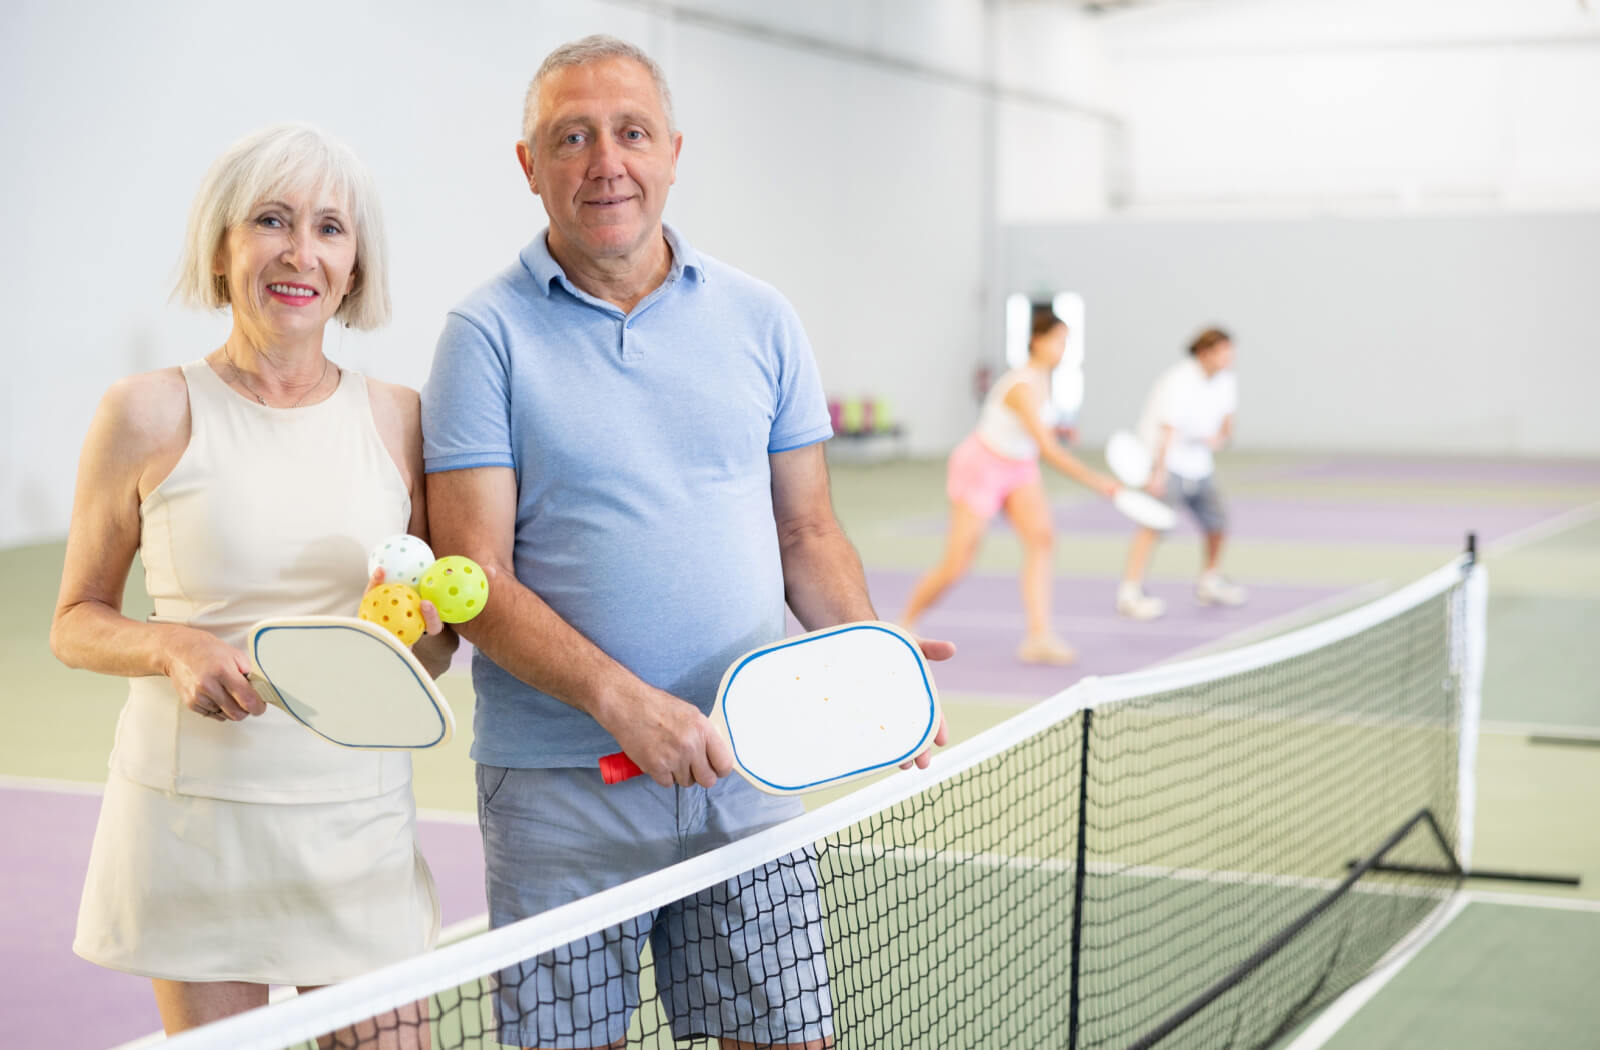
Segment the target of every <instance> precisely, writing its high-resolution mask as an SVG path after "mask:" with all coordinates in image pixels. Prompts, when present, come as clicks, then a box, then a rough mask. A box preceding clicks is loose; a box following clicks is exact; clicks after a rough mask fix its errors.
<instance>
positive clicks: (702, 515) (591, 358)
mask: <svg viewBox="0 0 1600 1050" xmlns="http://www.w3.org/2000/svg"><path fill="white" fill-rule="evenodd" d="M666 236H667V241H668V244H669V245H670V246H671V248H672V270H671V272H670V273H669V274H668V276H667V279H666V280H665V281H664V282H663V283H662V285H661V286H660V287H659V288H657V289H656V290H655V291H653V292H651V293H650V294H649V295H648V296H646V297H645V298H644V299H643V300H642V301H641V302H640V303H639V304H638V305H637V306H635V307H634V309H633V311H632V313H628V314H624V313H623V312H622V311H621V310H620V309H619V308H617V307H616V306H614V305H612V304H611V303H607V302H605V301H603V300H600V299H596V298H594V297H593V296H591V295H588V294H586V293H584V292H582V291H579V290H578V288H577V287H576V286H574V285H573V284H572V283H571V282H570V281H568V280H567V277H566V275H565V274H564V273H563V272H562V270H561V267H560V266H559V265H558V264H557V263H556V261H555V259H553V258H552V257H551V255H550V251H549V248H548V247H547V245H546V243H545V234H544V233H540V234H539V236H538V237H536V238H534V240H533V242H532V243H531V244H529V245H528V246H527V247H526V248H524V249H523V250H522V253H521V255H520V257H519V259H518V261H517V263H516V264H515V265H513V266H511V267H510V268H509V269H507V270H506V271H505V272H504V273H502V274H500V275H499V276H498V277H496V278H495V279H494V280H492V281H490V282H489V283H488V284H486V285H484V286H483V287H482V288H480V289H478V291H476V292H475V293H473V294H472V295H470V296H469V297H468V298H467V299H466V301H465V302H463V303H462V304H461V305H460V306H458V307H457V308H456V309H454V310H452V311H451V312H450V314H449V315H448V317H447V318H446V320H445V327H444V332H443V334H442V335H441V336H440V337H439V346H438V350H437V352H436V353H435V355H434V359H433V370H432V374H431V375H430V377H429V379H428V383H427V386H426V387H425V388H424V390H423V394H422V430H423V450H424V457H425V463H426V468H427V471H428V472H429V473H434V472H436V471H445V470H462V469H466V468H471V467H486V466H493V467H511V468H513V469H514V470H515V471H516V476H517V520H516V541H515V544H516V545H515V563H516V573H517V578H518V579H519V580H521V581H522V583H523V584H525V585H526V586H527V587H528V588H529V589H531V590H532V591H533V592H534V593H535V594H537V595H538V596H539V597H540V598H542V599H544V601H545V602H546V603H548V604H549V605H550V607H551V608H552V609H554V610H555V612H556V613H558V614H559V615H560V616H561V617H562V618H563V619H565V620H566V621H567V622H568V623H570V624H571V625H572V626H573V627H575V628H577V630H578V631H580V632H581V633H582V634H583V635H584V636H585V637H587V638H588V639H589V640H590V641H592V642H594V643H595V644H596V645H598V646H599V647H600V648H601V649H603V650H604V651H605V652H607V653H608V654H610V655H611V656H612V657H613V658H614V659H616V660H617V661H619V662H620V663H621V664H622V665H623V666H625V667H627V668H628V669H629V670H631V671H633V673H634V674H636V675H638V676H639V677H640V678H642V679H644V680H645V681H646V682H648V683H650V684H651V685H654V686H657V687H659V688H661V689H664V690H666V691H667V692H669V693H672V694H674V695H675V696H679V697H681V698H683V699H685V700H687V701H689V702H690V703H693V704H696V705H698V706H699V707H700V709H701V710H702V711H706V712H708V713H709V711H710V709H711V704H712V702H713V700H714V699H715V697H716V689H717V685H718V683H719V682H720V681H721V679H722V674H723V671H724V670H725V669H726V668H727V666H728V664H729V663H730V662H731V661H732V660H733V659H734V658H735V657H737V656H739V655H740V654H742V653H744V652H746V651H747V650H749V649H753V648H755V647H756V646H758V645H762V644H765V643H767V642H771V641H773V640H775V639H778V638H781V637H782V636H783V634H784V598H783V574H782V569H781V565H780V563H779V557H778V539H777V527H776V523H775V521H774V518H773V513H772V492H771V474H770V470H769V465H768V462H767V456H768V455H769V454H771V453H774V452H783V451H786V450H789V449H794V448H799V447H801V446H804V445H809V444H812V443H814V442H817V441H821V440H823V439H825V438H827V437H829V436H830V435H831V433H832V430H831V428H830V425H829V419H828V411H827V405H826V402H825V399H824V397H823V393H822V384H821V381H820V379H819V377H818V375H817V367H816V362H815V360H814V358H813V356H812V352H811V345H810V343H809V342H808V341H807V339H806V336H805V332H804V330H803V329H802V328H801V326H800V321H799V318H798V317H796V316H795V312H794V309H793V308H792V307H791V306H790V305H789V303H788V302H787V301H786V300H785V299H784V298H783V296H781V295H780V294H778V292H777V291H776V290H775V289H773V288H772V287H771V286H769V285H766V284H763V283H762V282H760V281H757V280H755V279H753V278H751V277H749V276H747V275H746V274H743V273H741V272H739V271H738V270H735V269H733V268H732V267H730V266H727V265H725V264H723V263H720V262H717V261H716V260H714V259H711V258H708V257H706V256H703V255H699V254H697V253H696V252H695V251H694V249H693V248H691V247H690V246H689V245H688V244H687V243H686V242H685V241H684V240H683V239H682V238H681V237H679V236H678V235H677V234H676V233H675V232H674V231H672V230H671V229H668V230H667V231H666ZM489 600H490V601H491V602H492V601H494V596H493V594H492V593H491V594H490V598H489ZM472 681H473V685H474V687H475V688H476V691H477V708H476V713H475V716H474V719H473V733H474V741H473V745H472V757H473V758H474V759H476V760H477V761H479V762H484V763H487V764H491V765H500V766H513V767H535V766H583V765H592V764H593V763H594V761H595V759H596V758H597V757H598V756H599V755H601V754H605V753H608V752H611V751H615V750H616V749H617V744H616V741H615V740H614V739H612V737H611V734H609V733H607V732H606V731H605V730H604V729H601V728H600V726H599V724H598V723H597V722H595V721H594V720H593V719H592V718H590V717H589V716H588V715H587V714H584V713H583V712H581V711H579V710H577V709H576V708H573V707H570V706H568V705H567V704H564V703H562V702H561V701H559V700H557V699H555V698H554V697H551V696H549V695H547V694H545V693H542V692H540V691H538V690H536V689H534V688H532V687H531V686H529V685H527V684H525V683H523V682H521V681H520V680H518V679H516V678H515V677H513V676H512V675H511V674H509V673H507V672H506V671H504V670H502V669H501V668H500V667H498V666H496V665H495V664H494V663H493V662H492V661H490V660H489V659H488V658H487V657H485V656H484V655H483V654H482V653H478V654H475V656H474V657H473V663H472Z"/></svg>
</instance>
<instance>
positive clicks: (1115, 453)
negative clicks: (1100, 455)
mask: <svg viewBox="0 0 1600 1050" xmlns="http://www.w3.org/2000/svg"><path fill="white" fill-rule="evenodd" d="M1151 465H1152V464H1151V463H1150V453H1149V452H1147V451H1145V447H1144V443H1143V442H1141V441H1140V440H1139V439H1138V438H1137V437H1134V435H1133V432H1132V431H1131V430H1118V431H1116V432H1115V433H1113V434H1112V435H1111V438H1110V439H1109V440H1108V441H1107V442H1106V466H1108V467H1110V468H1111V473H1112V474H1113V475H1114V476H1115V477H1116V479H1117V480H1118V481H1120V482H1122V483H1123V484H1124V485H1127V486H1129V487H1130V488H1136V489H1140V488H1144V486H1145V482H1147V481H1149V480H1150V467H1151Z"/></svg>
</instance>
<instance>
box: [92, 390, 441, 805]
mask: <svg viewBox="0 0 1600 1050" xmlns="http://www.w3.org/2000/svg"><path fill="white" fill-rule="evenodd" d="M183 376H184V380H185V381H186V382H187V384H188V387H189V414H190V421H191V422H190V433H189V445H188V448H186V449H185V450H184V453H183V456H182V458H181V459H180V460H179V461H178V465H177V466H176V467H175V468H173V471H172V473H171V475H169V476H168V477H167V478H166V480H164V481H162V482H161V484H160V485H158V486H157V487H156V489H155V491H153V492H152V493H150V495H149V497H148V498H146V499H145V501H144V503H143V504H142V505H141V506H140V516H141V519H142V523H143V524H142V530H141V534H140V541H139V549H140V556H141V557H142V559H143V561H144V569H145V586H146V587H147V588H148V589H149V592H150V597H151V598H152V599H154V602H155V612H154V614H153V615H152V616H151V617H150V619H151V620H152V621H153V622H157V623H181V624H187V625H188V626H190V627H198V628H201V629H203V630H207V631H210V632H211V633H213V634H215V635H217V636H218V637H219V638H221V639H222V640H223V641H225V642H227V643H229V644H230V645H234V646H242V644H243V642H244V639H245V636H246V632H247V631H248V629H249V628H250V626H251V625H252V624H254V623H256V622H257V621H258V620H262V619H264V618H266V617H269V616H299V615H338V616H354V615H355V614H356V610H357V609H358V608H359V606H360V603H361V596H362V592H363V590H364V589H365V587H366V581H367V552H368V551H369V550H371V549H372V548H373V547H374V546H376V545H377V544H378V543H379V542H380V541H382V540H384V539H386V538H387V537H389V536H393V535H396V534H398V533H403V532H405V531H406V526H407V523H408V522H409V521H410V518H411V498H410V496H409V494H408V493H407V492H406V486H405V482H404V480H403V478H402V477H401V475H400V471H399V468H398V467H396V465H395V463H394V460H393V458H392V457H391V456H390V455H389V452H388V450H387V449H386V448H384V445H383V440H382V439H381V438H380V437H379V436H378V429H377V425H376V424H375V423H374V422H373V418H372V404H371V401H370V400H369V398H368V393H367V383H366V380H365V378H364V377H362V376H361V375H360V374H359V373H356V372H349V371H346V372H345V373H343V376H342V377H341V379H340V382H339V387H338V389H337V390H335V391H334V393H333V395H332V396H331V397H329V398H328V399H327V400H325V401H322V402H319V403H317V404H315V405H308V406H305V407H303V408H292V409H282V408H270V407H267V406H265V405H261V404H257V403H255V402H252V401H248V400H246V399H245V398H243V397H241V396H240V395H239V394H237V393H235V392H234V391H233V390H232V389H230V388H229V387H228V385H227V384H226V383H224V382H223V381H222V379H221V378H220V377H219V376H218V375H217V374H216V373H215V372H213V371H212V370H211V368H210V366H208V365H207V364H206V363H205V362H204V361H197V362H194V363H192V364H188V365H184V366H183ZM111 768H112V769H114V770H116V771H118V772H120V773H122V774H123V775H124V776H126V777H128V778H129V779H131V780H134V781H136V782H138V783H140V784H145V785H148V786H150V787H154V788H160V789H162V790H166V791H173V792H176V793H178V794H184V795H203V796H208V797H211V798H222V799H231V800H235V801H246V802H328V801H336V800H342V799H353V798H369V797H371V796H373V795H377V794H381V793H383V792H385V791H390V790H392V789H394V788H396V787H398V786H400V785H401V784H404V783H407V782H409V780H410V778H411V758H410V755H409V754H407V753H392V752H377V751H353V750H349V749H346V748H341V747H338V746H337V745H335V744H330V743H328V742H327V741H325V740H323V739H322V738H321V737H318V736H316V735H315V734H313V733H311V732H310V731H308V730H307V729H305V728H304V727H302V726H301V725H300V724H299V723H297V722H295V721H294V720H293V719H291V718H290V717H289V716H288V715H286V714H285V713H284V712H282V711H280V710H278V709H277V708H276V707H272V706H270V705H269V706H268V707H267V711H266V714H264V715H261V716H259V717H255V718H248V719H246V720H244V721H242V722H218V721H213V720H212V719H209V718H203V717H201V716H200V715H197V714H195V713H194V712H192V711H190V710H188V709H187V708H184V707H182V706H180V705H179V703H178V699H177V694H176V692H175V691H174V690H173V688H172V683H171V682H170V681H169V680H168V679H167V678H165V677H162V676H157V677H149V678H135V679H133V680H132V684H131V687H130V689H129V695H128V702H127V704H126V705H125V706H124V707H123V709H122V715H121V717H120V718H119V719H118V722H117V737H116V743H115V745H114V746H113V748H112V752H111Z"/></svg>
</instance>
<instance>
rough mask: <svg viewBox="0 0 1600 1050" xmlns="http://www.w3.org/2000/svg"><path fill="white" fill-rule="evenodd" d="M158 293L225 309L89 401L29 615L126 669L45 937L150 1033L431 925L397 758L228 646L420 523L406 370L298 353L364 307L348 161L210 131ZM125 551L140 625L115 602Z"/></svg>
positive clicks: (335, 970) (370, 198)
mask: <svg viewBox="0 0 1600 1050" xmlns="http://www.w3.org/2000/svg"><path fill="white" fill-rule="evenodd" d="M177 295H178V297H179V298H181V299H183V300H186V301H188V302H190V303H193V304H198V305H202V306H207V307H213V308H218V309H220V308H223V307H230V308H231V310H232V322H233V324H232V331H230V332H229V334H228V338H227V340H226V341H225V342H224V343H223V344H222V345H221V346H218V347H216V348H215V349H213V350H211V352H209V353H207V354H206V355H205V356H204V357H202V358H201V359H199V360H196V361H193V362H191V363H189V364H186V365H181V366H178V367H174V368H165V369H161V370H159V371H155V372H149V373H145V374H143V375H136V376H131V377H128V378H126V379H123V380H121V381H119V382H118V383H116V384H115V385H113V386H112V387H111V389H110V391H109V392H108V393H107V394H106V395H105V397H104V399H103V400H102V401H101V403H100V406H99V408H98V410H97V411H96V413H95V416H94V420H93V422H92V423H91V425H90V428H89V435H88V438H87V440H86V441H85V443H84V448H83V454H82V457H81V459H80V460H79V466H78V480H77V495H76V502H75V504H74V508H73V515H72V526H71V531H70V534H69V537H68V541H67V554H66V564H65V568H64V571H63V573H62V579H61V595H60V599H59V602H58V603H57V606H56V611H55V620H54V623H53V625H52V628H51V634H50V644H51V647H52V649H53V650H54V651H55V654H56V656H57V657H58V658H60V659H61V660H62V661H63V662H64V663H66V664H68V665H69V666H72V667H80V668H86V669H88V670H91V671H98V672H100V673H102V674H112V675H121V676H125V677H127V678H130V679H131V680H132V681H131V683H130V689H129V695H128V701H127V704H126V706H125V707H124V708H123V710H122V714H121V717H120V719H119V721H118V725H117V734H116V743H115V745H114V747H113V749H112V754H111V772H110V777H109V780H108V782H107V785H106V793H105V800H104V802H103V804H102V806H101V811H100V822H99V826H98V828H97V829H96V832H95V839H94V848H93V852H92V856H91V858H90V863H89V873H88V878H87V882H86V884H85V886H84V892H83V903H82V906H81V909H80V911H79V914H78V931H77V938H76V940H75V942H74V944H73V949H74V950H75V951H76V952H77V953H78V954H79V955H81V956H83V957H84V958H85V959H88V960H89V961H91V962H95V963H98V964H100V965H102V966H107V967H111V968H113V969H118V970H125V971H127V972H130V973H135V974H140V975H143V976H146V977H149V978H151V979H152V980H153V981H154V983H155V994H156V1002H157V1005H158V1007H159V1008H160V1011H161V1017H162V1022H163V1024H164V1025H165V1027H166V1029H167V1031H168V1032H177V1031H181V1030H183V1029H186V1028H191V1027H194V1026H196V1025H200V1024H204V1023H206V1022H208V1021H211V1020H214V1019H216V1018H219V1017H222V1016H225V1015H228V1014H233V1013H237V1012H240V1011H242V1010H245V1009H248V1008H250V1007H252V1006H255V1005H259V1004H261V1003H265V1002H266V1001H267V987H268V985H270V984H290V985H296V986H299V987H301V988H307V987H314V986H318V985H323V984H327V983H330V982H334V981H339V980H342V979H344V978H348V977H351V976H353V975H355V974H358V973H361V972H363V971H366V970H370V969H372V968H375V967H378V966H381V965H384V964H387V963H390V962H393V961H395V960H398V959H402V958H405V957H407V956H410V955H414V954H417V953H419V952H422V951H424V950H426V949H427V948H429V947H430V946H431V945H432V942H433V940H434V938H435V937H436V935H437V930H438V905H437V900H436V896H435V892H434V887H433V880H432V877H431V875H430V874H429V872H428V868H427V865H426V864H425V863H424V861H423V859H422V856H421V854H420V853H419V852H418V851H417V846H416V812H415V804H414V802H413V800H412V796H411V765H410V757H409V755H408V754H406V753H403V752H401V753H385V752H372V751H351V750H345V749H342V748H339V747H336V746H334V745H332V744H329V743H327V742H326V741H324V740H322V739H321V738H319V737H317V736H315V735H314V734H311V733H308V732H306V731H305V730H304V729H303V728H301V727H300V726H299V725H298V724H297V723H295V722H294V721H293V720H292V719H291V718H289V717H288V716H287V715H285V714H284V713H283V712H282V711H279V710H278V709H276V708H269V707H268V706H266V705H265V704H263V703H262V701H261V699H260V698H259V697H258V696H257V695H256V693H255V691H254V690H253V689H252V688H251V686H250V683H249V681H248V680H247V678H246V673H247V671H248V668H249V662H248V659H247V657H246V655H245V654H244V652H243V651H242V650H241V649H240V645H241V643H242V641H243V638H244V635H245V631H246V629H247V628H248V627H249V626H250V625H251V624H252V623H254V622H256V621H257V620H260V619H262V618H263V617H267V616H271V615H279V614H318V613H325V614H342V615H351V614H353V613H354V612H355V610H356V609H357V607H358V605H359V603H360V600H361V596H362V593H363V591H364V590H365V588H366V585H367V583H368V580H367V576H366V552H367V551H368V550H369V549H370V548H371V547H372V546H374V545H375V544H376V543H377V542H379V541H380V540H382V539H384V538H386V537H388V536H391V535H394V534H396V533H401V532H410V533H413V534H415V535H418V536H424V537H425V536H426V525H427V520H428V519H427V514H426V508H425V507H424V505H423V484H422V446H421V433H420V430H419V425H418V418H419V417H418V400H417V394H416V393H415V392H414V391H412V390H408V389H406V388H404V387H399V386H392V385H390V384H388V383H381V382H377V381H376V380H372V379H368V378H365V377H363V376H362V375H360V374H358V373H356V372H352V371H350V370H348V369H344V368H341V367H339V366H338V365H337V364H335V363H334V362H332V361H330V360H329V359H328V358H327V356H326V355H325V354H324V353H323V330H324V328H325V327H326V326H327V324H328V322H329V321H330V320H332V319H338V320H340V321H343V322H344V323H345V324H347V325H349V326H351V327H355V328H364V329H365V328H374V327H377V326H378V325H381V324H383V323H384V322H385V321H386V320H387V319H388V316H389V294H388V287H387V284H386V275H385V269H384V243H383V229H382V223H381V217H380V214H379V210H378V200H377V196H376V194H375V192H374V189H373V186H372V181H371V178H370V176H369V175H368V174H367V172H366V170H365V169H364V168H363V167H362V165H361V164H360V162H359V161H358V160H357V159H356V158H355V157H354V156H353V155H352V154H351V153H350V152H349V151H348V150H347V149H346V148H344V147H343V146H341V145H339V144H338V143H336V142H334V141H332V140H330V139H329V138H327V137H326V136H325V135H324V134H322V133H321V132H319V131H317V130H316V129H314V128H310V127H305V126H302V125H278V126H273V127H269V128H266V129H264V130H262V131H259V132H257V133H255V134H253V135H250V136H248V137H247V138H245V139H243V140H241V141H240V142H238V143H236V144H235V145H234V146H233V147H231V148H230V149H229V150H228V151H227V152H226V153H224V154H223V155H222V157H221V158H219V159H218V160H217V162H216V163H215V164H214V165H213V166H212V168H211V170H210V172H209V173H208V174H207V175H206V177H205V180H204V182H203V184H202V186H201V189H200V193H199V196H198V198H197V199H196V201H195V203H194V207H193V211H192V212H191V214H190V219H189V232H188V238H187V244H186V250H185V254H184V260H183V264H182V271H181V276H180V278H179V283H178V288H177ZM136 552H137V553H139V554H140V555H141V558H142V561H143V563H144V570H145V583H146V586H147V588H148V590H149V593H150V595H151V597H152V598H153V599H154V602H155V613H154V615H153V616H151V617H150V619H149V620H148V621H143V622H141V621H136V620H132V619H129V618H127V617H126V616H124V615H122V611H121V599H122V589H123V583H124V581H125V580H126V578H127V575H128V571H129V569H130V567H131V564H132V561H133V556H134V554H135V553H136ZM424 615H425V619H426V620H427V622H428V625H429V629H428V634H427V635H426V636H425V637H424V638H423V639H422V640H421V641H419V642H418V643H417V646H416V652H417V655H418V657H419V658H420V659H421V660H422V662H423V664H424V665H425V666H426V667H427V668H428V669H429V670H430V672H432V673H433V674H435V675H437V674H439V673H441V672H442V671H443V670H444V668H445V667H446V666H448V664H449V659H450V653H451V651H452V650H453V649H454V647H455V644H456V640H455V636H454V635H453V634H452V633H451V632H449V631H445V630H442V629H441V624H440V623H439V621H438V617H437V614H436V613H435V611H434V610H433V609H432V607H431V606H428V607H425V610H424ZM400 1014H401V1015H402V1016H401V1017H399V1018H395V1017H390V1018H388V1019H387V1021H388V1023H387V1024H384V1023H383V1022H384V1020H385V1019H381V1018H380V1019H378V1020H379V1022H380V1024H379V1026H378V1027H387V1028H389V1029H390V1030H391V1031H390V1033H389V1034H388V1035H387V1037H386V1042H385V1044H384V1045H386V1046H397V1045H398V1046H426V1045H427V1039H428V1037H427V1030H426V1026H425V1025H418V1024H416V1023H412V1024H410V1025H406V1024H404V1023H403V1022H404V1021H406V1020H408V1018H407V1017H406V1016H404V1015H406V1014H407V1011H405V1010H402V1011H400ZM409 1020H411V1021H413V1022H415V1021H416V1018H415V1016H414V1015H412V1016H411V1017H409ZM396 1021H399V1022H402V1023H401V1024H400V1025H399V1031H400V1033H401V1038H400V1039H399V1040H398V1042H396V1041H395V1039H396V1036H395V1035H394V1029H395V1028H396ZM366 1027H367V1028H370V1027H372V1026H370V1025H369V1026H366ZM367 1034H368V1035H369V1036H370V1033H367ZM355 1041H356V1038H355V1033H353V1032H352V1033H345V1034H344V1036H343V1037H342V1039H341V1041H340V1045H354V1043H355ZM361 1045H369V1044H368V1043H366V1042H363V1043H361ZM371 1045H376V1044H371Z"/></svg>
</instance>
